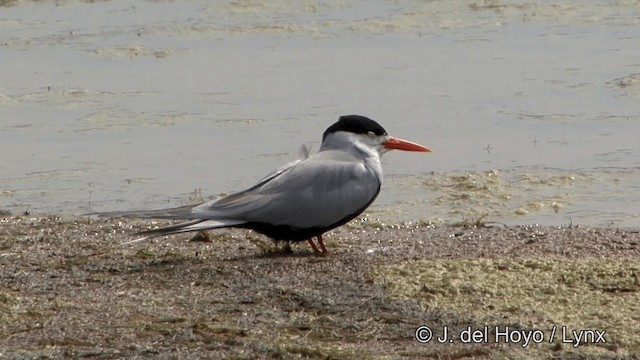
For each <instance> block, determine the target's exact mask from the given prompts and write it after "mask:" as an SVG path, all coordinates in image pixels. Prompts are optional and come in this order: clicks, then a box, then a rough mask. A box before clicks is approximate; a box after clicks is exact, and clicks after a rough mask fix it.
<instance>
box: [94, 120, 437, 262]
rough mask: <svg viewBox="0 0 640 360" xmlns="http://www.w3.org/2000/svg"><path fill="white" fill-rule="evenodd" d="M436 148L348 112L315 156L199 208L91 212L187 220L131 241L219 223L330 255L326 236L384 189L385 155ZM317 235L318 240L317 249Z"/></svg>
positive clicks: (329, 130) (328, 132)
mask: <svg viewBox="0 0 640 360" xmlns="http://www.w3.org/2000/svg"><path fill="white" fill-rule="evenodd" d="M394 149H395V150H404V151H417V152H431V150H430V149H428V148H426V147H424V146H422V145H419V144H417V143H413V142H410V141H407V140H402V139H399V138H396V137H392V136H390V135H389V134H388V133H387V131H386V130H385V129H384V128H383V127H382V126H381V125H380V124H379V123H377V122H376V121H374V120H372V119H370V118H368V117H365V116H362V115H344V116H340V117H339V118H338V121H337V122H336V123H334V124H333V125H331V126H329V127H328V128H327V129H326V131H325V132H324V133H323V135H322V142H321V144H320V148H319V149H318V151H317V152H315V153H314V154H311V155H310V154H309V153H308V150H307V151H305V154H303V155H304V156H302V157H301V158H299V159H296V160H293V161H291V162H289V163H287V164H285V165H284V166H282V167H280V168H278V169H276V170H275V171H273V172H272V173H270V174H268V175H267V176H265V177H263V178H262V179H261V180H259V181H258V182H257V183H256V184H255V185H253V186H251V187H250V188H248V189H246V190H243V191H240V192H237V193H232V194H230V195H227V196H224V197H221V198H219V199H214V200H211V201H207V202H204V203H201V204H198V205H189V206H181V207H175V208H168V209H160V210H141V211H140V210H138V211H112V212H102V213H93V214H94V215H99V216H102V217H107V216H108V217H124V218H153V219H179V220H186V222H181V223H178V224H175V225H170V226H166V227H161V228H157V229H152V230H147V231H143V232H139V233H137V234H136V235H139V236H142V237H141V238H139V239H137V240H133V241H131V242H130V243H132V242H136V241H142V240H145V239H148V238H152V237H156V236H164V235H172V234H179V233H185V232H192V231H202V230H209V229H219V228H244V229H251V230H254V231H256V232H258V233H261V234H263V235H266V236H267V237H269V238H271V239H273V240H274V241H275V242H276V244H277V243H278V242H280V241H284V242H286V248H287V249H290V248H289V246H290V244H291V243H295V242H302V241H305V240H306V241H308V242H309V245H310V246H311V248H312V250H313V252H314V254H316V255H324V254H326V253H327V249H326V246H325V244H324V242H323V239H322V235H323V234H324V233H325V232H327V231H329V230H332V229H334V228H337V227H339V226H341V225H344V224H346V223H347V222H349V221H351V220H352V219H354V218H355V217H357V216H358V215H360V214H361V213H362V212H363V211H364V210H365V209H367V208H368V207H369V205H371V203H373V201H374V200H375V199H376V197H377V196H378V194H379V193H380V188H381V186H382V179H383V173H382V163H381V160H380V158H381V156H382V155H383V154H384V153H386V152H387V151H389V150H394ZM313 238H316V239H317V242H318V246H319V247H320V249H318V247H317V246H316V245H315V244H314V242H313Z"/></svg>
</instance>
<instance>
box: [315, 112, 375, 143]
mask: <svg viewBox="0 0 640 360" xmlns="http://www.w3.org/2000/svg"><path fill="white" fill-rule="evenodd" d="M336 131H348V132H352V133H356V134H366V133H368V132H372V133H374V134H376V135H386V134H387V132H386V131H385V129H384V128H383V127H382V126H380V124H378V123H377V122H375V121H373V120H371V119H369V118H368V117H366V116H362V115H344V116H340V119H338V122H337V123H335V124H333V125H331V126H329V128H328V129H327V130H326V131H325V132H324V134H322V141H324V139H325V138H326V137H327V135H329V134H332V133H334V132H336Z"/></svg>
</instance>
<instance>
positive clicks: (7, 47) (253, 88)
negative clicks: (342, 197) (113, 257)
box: [0, 1, 640, 226]
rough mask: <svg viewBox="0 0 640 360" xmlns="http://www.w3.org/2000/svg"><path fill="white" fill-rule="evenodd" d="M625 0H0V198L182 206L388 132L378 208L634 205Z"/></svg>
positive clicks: (418, 214)
mask: <svg viewBox="0 0 640 360" xmlns="http://www.w3.org/2000/svg"><path fill="white" fill-rule="evenodd" d="M639 23H640V9H639V8H638V7H637V4H633V3H629V2H623V1H621V2H616V1H580V2H578V1H576V2H568V3H567V2H562V3H553V2H545V3H536V4H532V3H525V2H517V1H512V2H507V1H504V2H503V1H491V2H478V3H476V4H471V5H469V4H467V3H458V2H453V3H450V2H395V1H394V2H386V1H351V2H342V1H340V2H338V1H326V2H321V3H317V2H310V1H309V2H295V3H291V2H285V1H282V2H279V1H275V2H269V3H268V4H265V3H262V2H228V3H221V4H218V3H215V4H213V3H210V2H205V1H190V2H167V3H164V2H130V1H107V2H97V3H77V2H72V1H69V2H65V1H62V2H55V3H54V2H37V3H30V2H26V3H20V4H19V5H15V6H8V7H1V8H0V59H1V60H0V61H1V63H2V70H0V210H8V211H11V212H22V211H25V210H27V209H29V211H31V212H67V213H76V214H77V213H84V212H88V211H107V210H117V209H133V208H157V207H165V206H174V205H181V204H185V203H188V202H191V201H197V200H198V199H200V198H202V197H207V196H210V195H216V194H219V193H221V192H229V191H235V190H241V189H242V188H244V187H247V186H249V185H251V184H252V182H253V181H255V180H257V179H259V178H260V177H262V176H263V175H264V174H265V173H267V172H268V171H270V170H272V169H274V168H276V167H278V166H279V165H281V164H282V163H284V162H285V161H287V160H289V159H291V158H293V157H295V156H296V153H297V150H298V147H299V146H300V144H302V143H307V144H312V145H313V146H315V148H317V144H318V141H319V140H320V136H321V134H322V132H323V131H324V129H325V128H326V127H327V126H329V125H330V124H331V123H332V122H333V121H335V119H336V118H337V116H338V115H341V114H350V113H359V114H363V115H368V116H370V117H373V118H375V119H377V120H379V121H380V122H381V123H382V124H383V125H384V126H385V127H386V129H387V130H388V131H389V133H391V134H393V135H396V136H399V137H404V138H407V139H411V140H414V141H417V142H420V143H423V144H425V145H427V146H429V147H431V148H433V149H434V150H436V152H435V153H433V154H429V155H425V154H405V153H390V154H387V155H386V156H385V158H384V163H385V171H386V174H387V177H386V182H385V184H384V186H383V192H382V194H381V196H380V198H379V199H378V201H377V202H376V203H375V204H374V206H373V207H372V208H371V212H370V213H371V214H372V215H373V216H376V217H379V218H380V219H381V221H384V222H398V221H415V220H424V219H430V220H437V221H444V222H457V221H461V220H462V219H463V218H464V219H473V218H477V217H480V216H483V215H487V216H486V218H485V220H487V221H500V222H506V223H543V224H551V225H561V224H568V223H574V224H588V225H615V226H640V215H639V214H640V211H639V210H640V186H639V185H638V184H639V183H640V145H638V143H639V142H638V141H637V139H638V134H639V133H640V131H639V130H640V107H638V103H639V99H640V80H639V79H640V77H639V76H640V75H638V74H640V52H638V50H637V49H639V48H640V38H638V36H637V28H638V25H639Z"/></svg>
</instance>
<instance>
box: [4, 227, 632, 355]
mask: <svg viewBox="0 0 640 360" xmlns="http://www.w3.org/2000/svg"><path fill="white" fill-rule="evenodd" d="M152 226H158V224H157V223H151V222H137V221H133V222H132V221H125V220H121V219H111V220H95V219H88V218H74V217H64V218H61V217H58V216H43V217H31V216H27V215H24V216H17V217H13V216H12V217H6V218H4V219H3V220H2V222H1V227H0V265H1V266H0V268H1V269H2V271H1V273H0V324H1V325H0V349H1V350H0V357H2V358H6V359H23V358H91V359H114V358H140V359H142V358H154V359H168V358H179V359H200V358H233V359H250V358H282V359H297V358H310V359H351V358H377V359H401V358H424V357H426V358H441V359H450V358H452V359H457V358H468V357H473V358H488V359H497V358H524V357H526V358H554V359H582V358H590V359H592V358H596V359H597V358H607V359H611V358H615V359H625V358H635V357H634V356H636V355H634V354H637V353H638V350H640V340H639V339H638V337H637V334H638V333H639V330H640V327H639V325H638V321H637V320H638V319H637V311H638V308H637V306H638V305H637V304H639V303H640V298H639V297H640V295H638V291H639V290H640V283H639V281H638V274H639V273H640V266H639V265H638V258H639V257H640V232H639V231H637V230H632V229H626V230H625V229H616V228H588V227H580V226H569V225H567V226H563V227H538V226H509V227H506V226H502V225H499V224H482V223H477V224H472V223H466V224H457V225H455V226H453V225H452V226H438V227H434V226H431V225H429V224H426V223H423V224H405V225H402V226H381V225H380V224H377V223H376V222H373V221H368V219H366V218H365V219H360V220H358V221H355V222H352V223H351V224H349V225H348V226H345V227H343V228H340V229H337V230H335V231H333V232H330V233H328V234H327V235H326V240H325V241H326V243H327V246H328V247H329V251H330V253H329V254H328V255H327V256H324V257H317V256H314V255H313V254H312V253H311V251H310V249H309V248H308V245H307V244H299V245H295V246H293V253H289V254H285V253H282V252H280V251H278V250H277V249H275V248H274V247H273V245H272V243H271V242H270V241H268V240H267V239H266V238H264V237H262V236H260V235H258V234H255V233H251V232H249V231H244V230H229V231H218V232H215V233H213V234H210V236H209V237H204V238H200V239H199V240H198V239H195V240H197V241H195V240H194V241H189V240H190V236H188V235H184V236H176V237H168V238H159V239H156V240H154V241H148V242H143V243H136V244H132V245H127V246H121V245H120V244H121V243H122V242H123V241H126V240H129V239H131V234H132V233H134V232H135V231H139V230H143V229H147V228H149V227H152ZM634 319H635V320H634ZM424 326H427V327H429V329H431V331H432V333H433V338H432V339H431V340H430V341H429V342H427V343H421V342H419V341H417V340H416V330H417V329H424ZM445 328H446V330H447V331H448V335H446V337H445V336H444V334H443V330H444V329H445ZM554 328H555V329H556V330H557V333H556V334H553V335H552V331H553V329H554ZM581 330H582V334H585V335H584V336H581V337H580V338H579V339H578V338H577V337H576V336H575V335H576V334H580V331H581ZM587 330H589V331H590V332H588V331H587ZM474 331H480V332H481V334H479V335H478V338H476V339H475V340H473V338H469V337H468V336H467V335H470V334H471V333H472V332H474ZM505 331H509V332H511V333H510V337H507V336H506V335H505V336H502V335H500V334H502V333H504V332H505ZM573 331H575V332H573ZM505 334H506V333H505ZM518 334H520V335H518ZM523 334H524V335H527V334H529V335H532V336H533V337H531V336H530V337H529V338H528V340H527V341H525V340H526V338H525V337H523ZM563 334H564V335H563ZM589 334H590V335H591V336H590V337H589V336H586V335H589ZM418 335H419V336H423V335H424V332H422V333H420V334H418ZM597 335H600V336H597ZM518 336H520V337H518ZM436 339H445V340H447V341H445V343H440V341H438V340H436ZM421 340H422V341H424V340H425V338H424V337H422V338H421ZM515 340H519V341H515ZM578 341H579V342H578ZM470 342H475V343H470Z"/></svg>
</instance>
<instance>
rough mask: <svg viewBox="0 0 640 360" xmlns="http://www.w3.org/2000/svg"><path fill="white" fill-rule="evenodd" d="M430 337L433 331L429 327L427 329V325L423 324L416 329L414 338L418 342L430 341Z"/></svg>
mask: <svg viewBox="0 0 640 360" xmlns="http://www.w3.org/2000/svg"><path fill="white" fill-rule="evenodd" d="M432 337H433V332H432V331H431V329H429V327H428V326H424V325H423V326H420V327H419V328H417V329H416V340H417V341H418V342H419V343H422V344H426V343H428V342H429V341H431V338H432Z"/></svg>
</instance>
